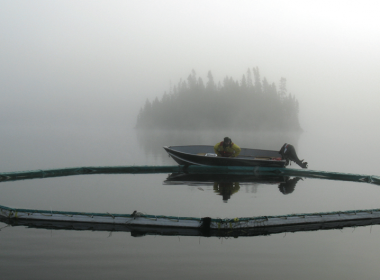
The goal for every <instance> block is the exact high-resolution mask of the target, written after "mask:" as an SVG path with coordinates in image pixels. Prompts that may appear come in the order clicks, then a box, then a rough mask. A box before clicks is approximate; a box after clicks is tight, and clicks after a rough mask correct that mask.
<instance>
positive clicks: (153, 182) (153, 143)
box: [0, 126, 380, 280]
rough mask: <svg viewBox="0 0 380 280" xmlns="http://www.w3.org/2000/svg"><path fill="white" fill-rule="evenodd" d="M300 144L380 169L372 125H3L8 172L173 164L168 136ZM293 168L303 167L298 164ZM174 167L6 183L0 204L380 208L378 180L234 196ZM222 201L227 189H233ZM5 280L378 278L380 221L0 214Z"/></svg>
mask: <svg viewBox="0 0 380 280" xmlns="http://www.w3.org/2000/svg"><path fill="white" fill-rule="evenodd" d="M225 136H230V137H231V138H232V140H233V141H234V142H235V143H236V144H238V145H239V146H241V147H246V148H261V149H274V150H277V149H279V148H280V147H281V146H282V144H283V143H285V142H288V143H292V144H294V145H295V147H296V149H297V152H298V155H299V156H300V158H301V159H302V158H304V159H305V160H306V161H308V162H309V169H312V170H323V171H336V172H345V173H359V174H369V175H380V171H379V170H378V161H377V156H376V154H377V151H378V145H377V142H378V141H377V140H378V137H377V135H376V134H375V132H372V131H368V130H366V131H361V132H357V131H356V132H355V133H353V132H352V131H328V132H326V131H323V132H316V131H312V132H311V131H306V132H304V133H302V134H301V135H299V136H297V135H291V134H282V133H242V132H226V131H222V132H221V131H219V132H210V131H208V132H206V131H201V132H196V131H193V132H178V131H176V132H173V131H172V132H160V131H154V132H138V131H135V130H133V129H127V128H124V127H81V126H78V127H72V126H71V127H54V128H53V127H22V126H18V127H6V126H4V127H2V133H1V135H0V143H1V145H0V157H1V161H0V172H10V171H24V170H37V169H53V168H65V167H79V166H120V165H176V163H175V162H174V161H173V160H172V159H171V158H169V157H168V156H167V154H166V152H165V151H164V150H163V149H162V146H164V145H182V144H183V145H186V144H204V145H209V144H212V145H214V144H215V143H216V142H218V141H221V140H222V139H223V137H225ZM291 167H292V168H299V167H298V166H296V165H292V166H291ZM168 175H169V174H148V175H131V174H120V175H81V176H72V177H61V178H48V179H33V180H25V181H15V182H3V183H1V184H0V191H1V195H0V204H1V205H4V206H8V207H15V208H31V209H44V210H62V211H80V212H109V213H132V212H133V211H134V210H137V211H139V212H144V213H147V214H162V215H169V216H187V217H206V216H209V217H213V218H217V217H219V218H234V217H250V216H260V215H281V214H292V213H309V212H324V211H343V210H359V209H372V208H380V202H379V199H378V198H379V197H380V187H379V186H376V185H372V184H367V183H354V182H342V181H329V180H318V179H303V180H300V181H298V183H297V184H296V186H295V188H294V190H293V191H292V192H289V193H287V194H284V193H283V192H281V190H280V188H279V185H278V184H273V183H272V184H262V183H254V182H244V183H241V184H240V186H239V187H240V188H239V189H238V191H237V192H235V193H233V194H232V195H231V196H230V197H229V198H228V199H227V201H223V197H222V196H221V195H220V194H219V193H217V192H215V191H214V188H213V184H212V183H207V184H206V183H205V184H167V183H165V182H164V181H165V180H166V179H167V177H168ZM225 200H226V199H225ZM0 238H1V241H0V244H1V245H0V275H1V279H68V278H70V279H105V278H108V279H119V278H122V279H127V278H129V279H150V278H154V279H195V278H199V279H205V278H206V277H209V278H212V279H232V278H243V277H252V278H256V279H264V278H265V279H293V280H294V279H322V278H325V279H355V278H361V279H378V278H379V277H380V272H379V269H378V263H377V258H378V257H379V256H380V253H379V250H378V249H379V248H378V247H379V246H378V244H379V242H378V240H379V238H380V226H379V225H369V226H364V227H347V228H342V229H333V230H319V231H311V232H310V231H307V232H294V233H289V232H288V233H280V234H272V235H267V236H252V237H238V238H232V237H224V238H221V237H199V236H193V237H192V236H162V235H158V234H157V235H145V236H142V237H134V236H132V234H131V233H130V232H110V231H95V230H82V231H78V230H74V229H71V230H70V229H66V230H52V229H45V228H29V227H26V226H8V225H7V224H5V223H0Z"/></svg>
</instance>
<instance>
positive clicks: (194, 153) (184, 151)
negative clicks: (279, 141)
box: [164, 145, 286, 167]
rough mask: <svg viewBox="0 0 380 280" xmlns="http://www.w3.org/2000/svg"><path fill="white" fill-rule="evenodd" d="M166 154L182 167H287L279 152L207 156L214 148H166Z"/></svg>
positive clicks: (249, 150)
mask: <svg viewBox="0 0 380 280" xmlns="http://www.w3.org/2000/svg"><path fill="white" fill-rule="evenodd" d="M164 149H165V150H166V152H167V153H168V154H169V155H170V156H171V157H172V158H173V159H174V160H175V161H176V162H177V163H178V164H180V165H204V166H263V167H285V166H286V161H285V160H284V159H281V155H280V154H279V153H278V151H270V150H256V149H245V148H243V149H242V152H241V154H240V155H239V156H238V157H230V158H228V157H216V156H207V154H212V153H214V149H213V146H203V145H197V146H165V147H164Z"/></svg>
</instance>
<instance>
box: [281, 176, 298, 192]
mask: <svg viewBox="0 0 380 280" xmlns="http://www.w3.org/2000/svg"><path fill="white" fill-rule="evenodd" d="M299 180H302V178H300V177H294V178H292V179H289V178H288V177H287V178H286V181H285V183H281V184H280V185H279V186H278V189H279V190H280V192H282V193H283V194H290V193H292V192H294V189H295V187H296V184H297V182H298V181H299Z"/></svg>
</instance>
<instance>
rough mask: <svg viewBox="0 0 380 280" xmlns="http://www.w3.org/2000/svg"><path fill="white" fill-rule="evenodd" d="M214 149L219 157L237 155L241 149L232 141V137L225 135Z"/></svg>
mask: <svg viewBox="0 0 380 280" xmlns="http://www.w3.org/2000/svg"><path fill="white" fill-rule="evenodd" d="M214 151H215V153H216V154H217V155H218V157H237V156H238V155H239V154H240V152H241V149H240V147H239V146H238V145H236V144H234V143H232V140H231V138H229V137H224V140H223V141H222V142H220V143H218V144H216V145H215V146H214Z"/></svg>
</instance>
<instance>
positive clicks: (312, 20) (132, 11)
mask: <svg viewBox="0 0 380 280" xmlns="http://www.w3.org/2000/svg"><path fill="white" fill-rule="evenodd" d="M0 5H1V9H0V32H1V34H2V40H1V41H0V44H1V52H0V62H1V63H0V83H1V95H0V120H1V125H2V126H14V125H26V126H47V127H49V126H74V125H82V126H94V125H106V126H110V125H118V126H125V127H133V126H134V125H135V124H136V118H137V115H138V112H139V109H140V108H141V107H143V106H144V103H145V101H146V100H147V99H149V100H153V99H154V98H155V97H158V98H161V97H162V95H163V94H164V92H165V91H168V90H169V89H170V87H171V86H173V85H174V84H177V83H178V81H179V80H180V79H186V78H187V76H188V75H189V73H190V72H191V71H192V70H194V71H195V72H196V73H197V75H198V76H200V77H202V78H203V79H205V78H206V76H207V73H208V71H212V73H213V75H214V79H215V81H216V82H218V81H222V80H223V78H224V77H225V76H230V77H232V78H234V79H240V78H241V75H242V73H245V72H246V71H247V69H249V68H251V69H252V68H253V67H258V68H260V72H261V75H262V77H266V78H267V79H268V80H269V81H270V82H275V83H278V82H279V81H280V79H281V78H282V77H284V78H286V80H287V89H288V92H290V93H291V94H292V95H294V96H295V97H296V98H297V100H298V101H299V110H300V112H299V121H300V125H301V127H302V128H303V129H304V130H305V131H315V130H321V129H324V130H339V129H346V130H347V129H348V130H351V129H352V130H353V133H354V131H360V130H368V129H371V128H373V127H377V126H378V125H379V113H378V109H377V107H378V104H379V101H380V100H379V99H380V94H379V89H380V81H379V79H378V73H379V70H380V58H379V52H378V50H379V49H380V36H379V26H380V19H379V17H378V15H377V12H376V11H378V8H379V5H380V4H378V3H377V2H376V1H360V2H359V1H354V2H352V1H350V2H347V1H318V2H315V1H254V2H252V1H233V2H232V1H202V2H197V1H195V2H194V1H30V2H28V1H24V2H21V1H17V2H16V1H2V3H1V4H0Z"/></svg>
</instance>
